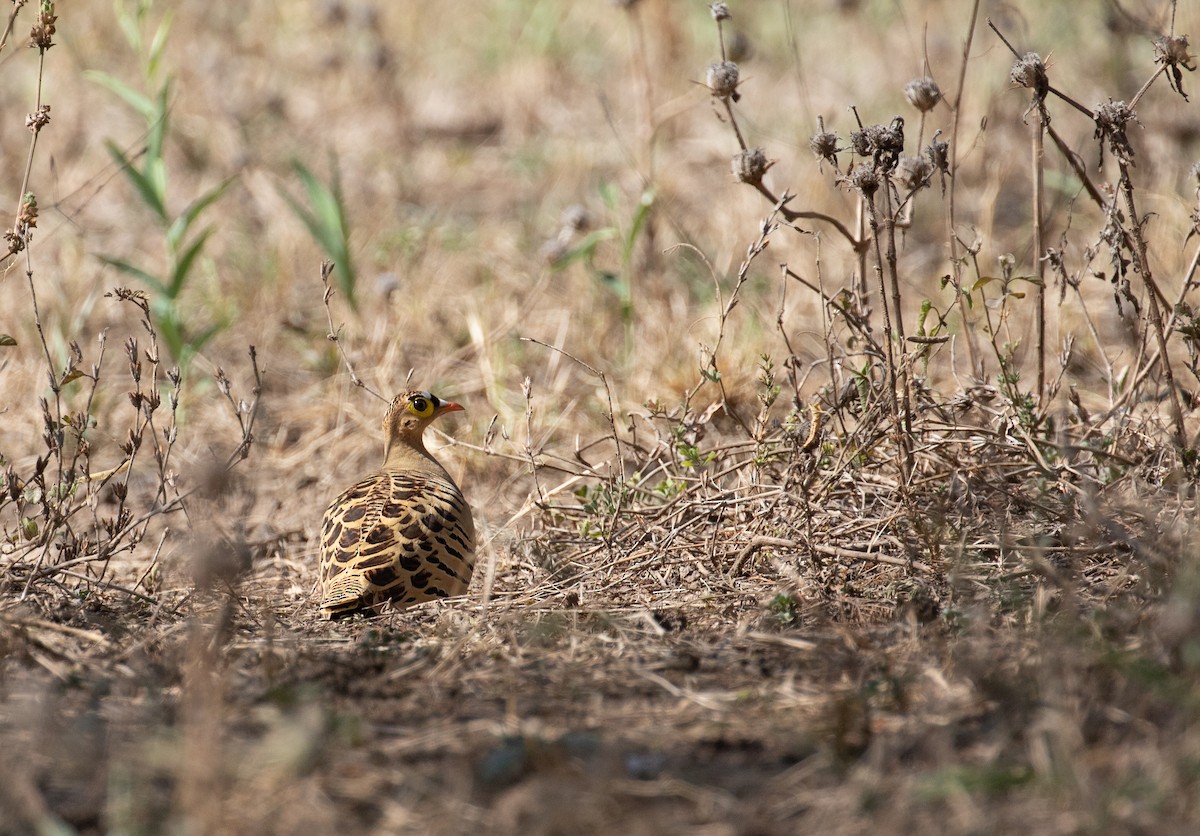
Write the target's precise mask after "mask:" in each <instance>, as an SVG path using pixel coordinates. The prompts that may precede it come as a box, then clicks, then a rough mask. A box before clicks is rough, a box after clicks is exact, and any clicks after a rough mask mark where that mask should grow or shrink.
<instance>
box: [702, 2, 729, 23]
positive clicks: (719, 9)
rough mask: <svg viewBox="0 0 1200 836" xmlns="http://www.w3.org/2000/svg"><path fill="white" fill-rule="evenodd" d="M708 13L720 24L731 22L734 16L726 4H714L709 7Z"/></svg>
mask: <svg viewBox="0 0 1200 836" xmlns="http://www.w3.org/2000/svg"><path fill="white" fill-rule="evenodd" d="M708 11H709V13H710V14H712V16H713V20H715V21H717V22H718V23H720V22H721V21H722V20H730V19H731V18H732V17H733V15H731V14H730V13H729V6H728V4H726V3H712V4H710V5H709V7H708Z"/></svg>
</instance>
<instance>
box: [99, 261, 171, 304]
mask: <svg viewBox="0 0 1200 836" xmlns="http://www.w3.org/2000/svg"><path fill="white" fill-rule="evenodd" d="M97 258H99V259H100V260H101V261H103V262H104V263H105V264H107V265H108V266H109V267H115V268H117V269H118V270H120V271H121V272H122V273H125V274H126V275H129V276H133V277H134V278H136V279H140V280H141V281H142V282H144V283H145V284H147V285H149V286H150V287H151V288H152V289H153V290H154V291H155V292H157V293H160V294H162V295H164V296H165V295H167V286H166V285H165V284H163V282H162V280H161V279H160V278H158V276H155V275H152V274H150V273H147V272H146V271H145V270H143V269H142V268H141V267H135V266H134V265H132V264H130V263H129V262H128V261H124V260H123V259H120V258H112V257H111V256H107V255H102V256H97Z"/></svg>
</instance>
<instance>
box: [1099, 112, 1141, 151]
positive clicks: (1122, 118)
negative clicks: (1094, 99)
mask: <svg viewBox="0 0 1200 836" xmlns="http://www.w3.org/2000/svg"><path fill="white" fill-rule="evenodd" d="M1092 116H1093V118H1094V119H1095V120H1096V133H1095V137H1096V139H1107V140H1108V147H1109V148H1111V149H1112V152H1113V154H1114V155H1116V157H1117V159H1118V160H1120V161H1121V162H1122V163H1124V164H1125V165H1133V146H1132V145H1130V144H1129V136H1128V135H1127V134H1126V133H1125V126H1126V124H1128V123H1129V121H1130V120H1132V121H1134V122H1137V121H1138V119H1137V114H1135V113H1134V112H1133V109H1132V108H1131V107H1130V106H1129V105H1128V104H1126V103H1125V102H1114V101H1112V100H1111V99H1110V100H1109V101H1108V102H1107V103H1106V104H1101V105H1097V106H1096V109H1095V110H1094V111H1093V112H1092ZM1138 124H1139V125H1140V124H1141V122H1138Z"/></svg>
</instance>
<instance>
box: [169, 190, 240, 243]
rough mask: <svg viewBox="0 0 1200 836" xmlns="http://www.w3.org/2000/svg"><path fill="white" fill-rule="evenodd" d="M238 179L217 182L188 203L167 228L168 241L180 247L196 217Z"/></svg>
mask: <svg viewBox="0 0 1200 836" xmlns="http://www.w3.org/2000/svg"><path fill="white" fill-rule="evenodd" d="M236 179H237V177H236V176H235V177H229V178H227V179H226V180H225V181H224V182H222V183H219V184H217V185H216V186H214V187H213V188H211V189H209V190H208V191H207V192H205V193H204V194H202V195H200V197H198V198H196V199H195V200H193V201H192V202H191V203H189V204H188V205H187V208H186V209H184V210H183V212H181V213H180V215H179V217H177V218H176V219H175V222H174V223H172V224H171V226H170V228H169V229H168V230H167V241H168V242H169V243H170V245H171V247H172V249H177V248H178V247H179V244H180V242H182V241H183V238H184V236H185V235H186V234H187V231H188V229H189V228H190V227H191V225H192V224H193V223H194V222H195V220H196V218H198V217H199V216H200V213H201V212H203V211H204V210H205V209H207V208H208V207H209V206H212V204H213V203H214V202H216V201H217V200H219V199H220V198H221V196H222V195H224V194H225V191H226V190H227V189H228V188H229V186H230V185H231V184H232V183H233V181H234V180H236Z"/></svg>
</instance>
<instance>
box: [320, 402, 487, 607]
mask: <svg viewBox="0 0 1200 836" xmlns="http://www.w3.org/2000/svg"><path fill="white" fill-rule="evenodd" d="M461 410H462V407H461V406H459V405H458V404H456V403H452V402H449V401H443V400H442V399H440V398H438V397H437V396H436V395H432V394H430V393H429V392H403V393H401V394H399V395H397V396H396V397H395V398H394V399H393V400H392V404H391V406H390V407H388V411H387V414H385V415H384V416H383V434H384V439H385V440H384V447H383V468H382V469H381V470H380V471H379V472H378V473H376V474H374V475H373V476H369V477H367V478H366V479H364V480H362V481H361V482H359V483H358V484H356V485H354V486H352V487H350V488H347V489H346V490H345V491H344V492H343V493H342V494H341V495H340V496H339V497H338V498H337V499H335V500H334V501H333V502H332V503H331V504H330V506H329V508H328V510H326V511H325V519H324V521H323V523H322V526H321V591H322V599H321V608H322V609H323V610H324V611H325V614H326V615H327V616H329V617H330V618H334V617H337V616H339V615H344V614H348V613H351V612H354V611H355V610H374V609H375V608H376V607H377V606H378V605H379V604H381V603H383V602H384V601H391V602H392V605H393V606H394V607H397V608H401V609H402V608H404V607H408V606H411V605H412V604H416V603H418V602H420V601H428V600H430V599H433V598H445V597H447V596H450V595H461V594H462V593H464V592H466V591H467V585H468V584H469V583H470V582H471V572H472V570H473V568H474V566H475V524H474V522H473V520H472V519H471V509H470V507H468V506H467V503H466V500H464V499H463V495H462V491H460V490H459V489H458V485H456V484H454V480H453V479H451V478H450V474H449V473H447V472H446V470H445V468H443V467H442V466H441V465H440V464H438V462H437V460H436V459H434V458H433V456H431V455H430V454H429V451H427V450H426V449H425V443H424V442H423V441H422V440H421V435H422V433H424V431H425V428H426V427H427V426H429V424H430V423H431V422H432V421H433V419H435V418H437V417H438V416H439V415H444V414H445V413H447V412H459V411H461Z"/></svg>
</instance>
